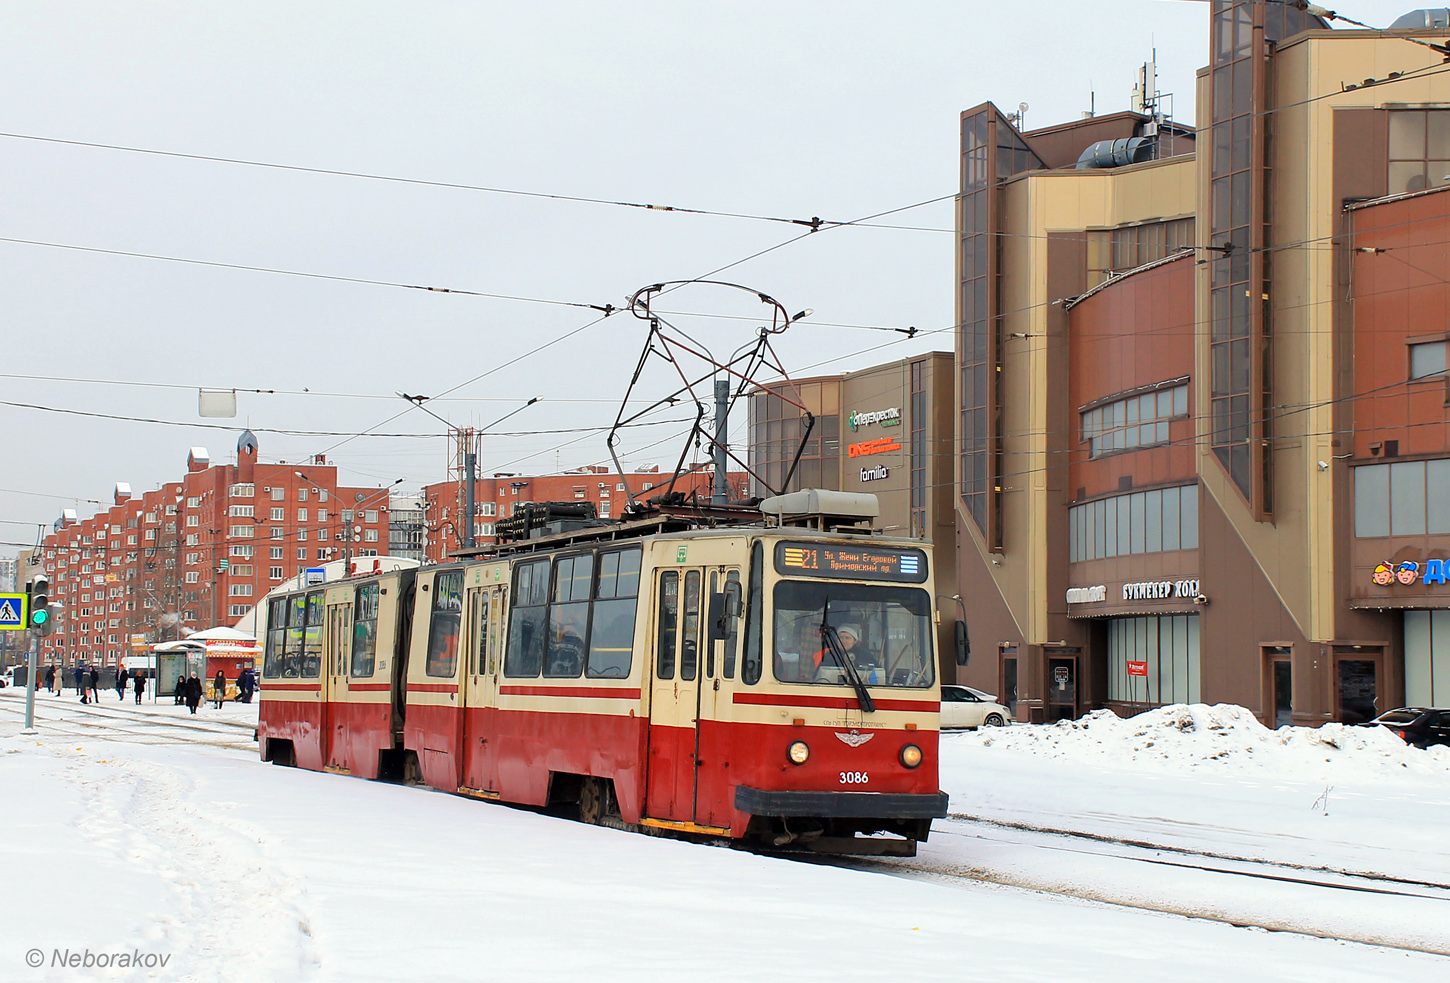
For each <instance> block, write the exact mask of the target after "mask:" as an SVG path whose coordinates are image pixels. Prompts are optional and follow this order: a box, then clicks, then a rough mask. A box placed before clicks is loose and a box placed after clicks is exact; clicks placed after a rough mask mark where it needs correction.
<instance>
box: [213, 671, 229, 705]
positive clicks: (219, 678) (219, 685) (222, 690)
mask: <svg viewBox="0 0 1450 983" xmlns="http://www.w3.org/2000/svg"><path fill="white" fill-rule="evenodd" d="M226 698H227V677H226V674H225V673H223V672H222V671H221V670H220V669H218V670H217V671H216V678H215V679H213V680H212V681H211V699H212V705H213V707H214V708H215V709H217V710H220V709H221V708H222V701H223V700H225V699H226Z"/></svg>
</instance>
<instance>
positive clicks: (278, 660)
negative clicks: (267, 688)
mask: <svg viewBox="0 0 1450 983" xmlns="http://www.w3.org/2000/svg"><path fill="white" fill-rule="evenodd" d="M286 645H287V599H286V598H285V597H279V598H277V599H276V600H274V601H272V602H271V603H269V604H268V605H267V652H266V656H265V657H264V659H263V660H262V675H263V676H264V677H267V678H270V679H276V678H277V677H278V676H280V675H282V664H283V658H282V657H283V652H284V650H285V648H286Z"/></svg>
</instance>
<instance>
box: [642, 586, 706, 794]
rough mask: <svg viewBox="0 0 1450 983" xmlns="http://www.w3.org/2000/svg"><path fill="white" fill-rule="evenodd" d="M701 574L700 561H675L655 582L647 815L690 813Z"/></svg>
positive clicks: (702, 621)
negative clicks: (687, 563) (684, 563)
mask: <svg viewBox="0 0 1450 983" xmlns="http://www.w3.org/2000/svg"><path fill="white" fill-rule="evenodd" d="M704 578H705V571H704V569H703V568H701V567H675V568H672V569H669V570H665V571H662V572H661V573H660V574H659V579H658V580H657V581H656V582H655V599H654V614H653V617H652V619H651V621H652V625H653V630H654V639H653V646H652V648H653V651H654V660H653V665H652V667H651V669H652V672H651V676H652V677H653V678H652V687H651V693H650V697H651V698H650V727H649V777H648V788H647V797H646V800H645V812H646V814H647V815H648V816H649V817H650V818H651V819H666V820H674V821H676V822H693V821H694V819H695V792H696V785H697V781H698V776H697V771H698V765H697V762H698V759H699V743H698V729H697V723H698V720H699V714H700V674H701V655H702V653H703V652H704V643H703V637H704V626H705V619H704V617H702V611H701V608H702V604H703V601H704V596H703V595H704Z"/></svg>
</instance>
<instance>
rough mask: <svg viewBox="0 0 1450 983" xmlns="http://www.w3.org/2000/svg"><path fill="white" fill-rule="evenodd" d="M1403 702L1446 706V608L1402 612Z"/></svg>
mask: <svg viewBox="0 0 1450 983" xmlns="http://www.w3.org/2000/svg"><path fill="white" fill-rule="evenodd" d="M1405 705H1406V706H1411V707H1445V706H1450V611H1406V612H1405Z"/></svg>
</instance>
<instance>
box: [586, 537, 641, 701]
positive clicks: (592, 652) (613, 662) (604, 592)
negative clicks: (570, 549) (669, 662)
mask: <svg viewBox="0 0 1450 983" xmlns="http://www.w3.org/2000/svg"><path fill="white" fill-rule="evenodd" d="M639 562H640V550H639V549H638V548H635V549H628V550H615V551H613V552H609V553H601V554H599V577H598V579H597V581H596V586H595V592H594V598H595V599H594V607H593V611H592V614H591V624H590V626H589V669H588V675H589V677H590V678H591V679H624V678H626V677H627V676H628V675H629V670H630V667H631V662H632V658H631V657H632V654H633V649H634V617H635V612H636V610H637V606H638V603H639V597H638V596H637V595H638V594H639Z"/></svg>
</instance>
